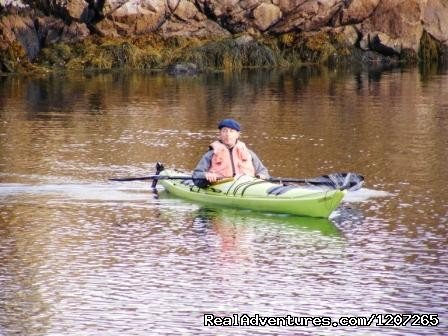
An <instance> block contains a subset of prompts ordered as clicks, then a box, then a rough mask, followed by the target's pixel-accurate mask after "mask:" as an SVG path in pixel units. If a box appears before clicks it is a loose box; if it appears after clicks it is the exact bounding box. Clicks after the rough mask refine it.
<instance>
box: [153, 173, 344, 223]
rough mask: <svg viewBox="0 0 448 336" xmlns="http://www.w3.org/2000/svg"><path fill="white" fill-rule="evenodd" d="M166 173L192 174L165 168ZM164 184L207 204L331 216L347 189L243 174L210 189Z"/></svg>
mask: <svg viewBox="0 0 448 336" xmlns="http://www.w3.org/2000/svg"><path fill="white" fill-rule="evenodd" d="M160 175H162V176H185V177H188V176H190V177H191V175H188V174H185V173H182V172H179V171H177V170H172V169H165V170H163V171H161V172H160ZM159 183H160V184H162V186H163V187H164V188H165V189H166V190H167V191H168V192H169V193H171V194H173V195H176V196H178V197H181V198H184V199H188V200H191V201H197V202H202V203H207V204H216V205H222V206H227V207H232V208H240V209H251V210H256V211H263V212H274V213H284V214H292V215H299V216H310V217H321V218H328V217H329V216H330V214H331V213H332V212H333V211H334V210H335V209H336V208H337V207H338V205H339V204H340V203H341V201H342V198H343V197H344V195H345V191H341V190H337V189H336V190H335V189H322V188H317V187H307V186H297V185H283V184H279V183H272V182H268V181H265V180H261V179H258V178H254V177H250V176H246V175H242V176H238V177H235V178H233V179H229V180H224V181H222V182H219V183H216V184H213V185H212V186H209V187H207V188H198V187H196V186H195V185H194V183H193V181H192V180H177V179H176V180H174V179H173V180H170V179H160V181H159Z"/></svg>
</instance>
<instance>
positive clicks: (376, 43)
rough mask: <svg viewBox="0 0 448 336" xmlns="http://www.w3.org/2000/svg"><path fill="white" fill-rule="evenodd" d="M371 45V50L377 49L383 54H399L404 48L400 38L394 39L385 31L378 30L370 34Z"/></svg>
mask: <svg viewBox="0 0 448 336" xmlns="http://www.w3.org/2000/svg"><path fill="white" fill-rule="evenodd" d="M369 37H370V41H369V47H370V50H374V51H377V52H379V53H381V54H383V55H387V56H390V55H394V54H396V55H399V54H400V53H401V50H402V44H401V41H400V40H399V39H392V38H391V37H390V36H388V35H387V34H385V33H382V32H376V33H374V34H370V35H369Z"/></svg>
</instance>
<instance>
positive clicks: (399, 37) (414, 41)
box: [361, 0, 423, 51]
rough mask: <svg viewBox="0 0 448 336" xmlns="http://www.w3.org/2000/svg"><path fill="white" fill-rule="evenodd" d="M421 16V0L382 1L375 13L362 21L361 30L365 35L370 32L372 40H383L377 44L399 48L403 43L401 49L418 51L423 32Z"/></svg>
mask: <svg viewBox="0 0 448 336" xmlns="http://www.w3.org/2000/svg"><path fill="white" fill-rule="evenodd" d="M420 16H421V9H420V4H419V0H387V1H381V2H380V3H379V5H378V7H377V8H376V10H375V11H374V13H373V14H372V15H371V16H370V17H369V18H368V19H366V20H365V21H364V22H363V23H362V25H361V32H362V35H363V36H365V35H366V34H370V38H369V39H370V41H373V39H377V40H379V41H383V42H379V43H376V44H375V45H377V46H379V45H387V46H388V47H391V48H393V49H394V50H397V49H398V47H397V46H398V45H401V47H400V49H413V50H415V51H417V50H418V49H419V44H420V38H421V36H422V33H423V26H422V24H421V21H420ZM378 33H383V34H384V35H378ZM380 48H381V47H380Z"/></svg>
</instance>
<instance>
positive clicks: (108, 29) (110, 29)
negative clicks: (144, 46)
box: [94, 19, 120, 37]
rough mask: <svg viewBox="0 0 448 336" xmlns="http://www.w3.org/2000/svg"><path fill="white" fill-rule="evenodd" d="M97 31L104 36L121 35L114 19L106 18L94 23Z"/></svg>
mask: <svg viewBox="0 0 448 336" xmlns="http://www.w3.org/2000/svg"><path fill="white" fill-rule="evenodd" d="M94 28H95V30H96V33H97V34H98V35H100V36H102V37H119V36H120V35H119V34H118V31H117V28H116V26H115V24H114V22H113V21H112V20H109V19H104V20H101V21H100V22H98V23H97V24H95V25H94Z"/></svg>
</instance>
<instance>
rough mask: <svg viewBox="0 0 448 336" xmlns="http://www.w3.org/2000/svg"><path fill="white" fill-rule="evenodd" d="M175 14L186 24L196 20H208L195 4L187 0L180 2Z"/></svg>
mask: <svg viewBox="0 0 448 336" xmlns="http://www.w3.org/2000/svg"><path fill="white" fill-rule="evenodd" d="M173 14H174V15H175V16H177V17H178V18H179V19H181V20H183V21H186V22H187V21H188V20H192V19H196V20H198V21H199V20H205V19H206V16H205V15H204V14H202V13H201V12H199V11H198V9H197V8H196V6H195V5H194V4H193V3H191V2H190V1H187V0H180V1H179V2H178V5H177V6H176V8H175V11H174V12H173Z"/></svg>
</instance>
